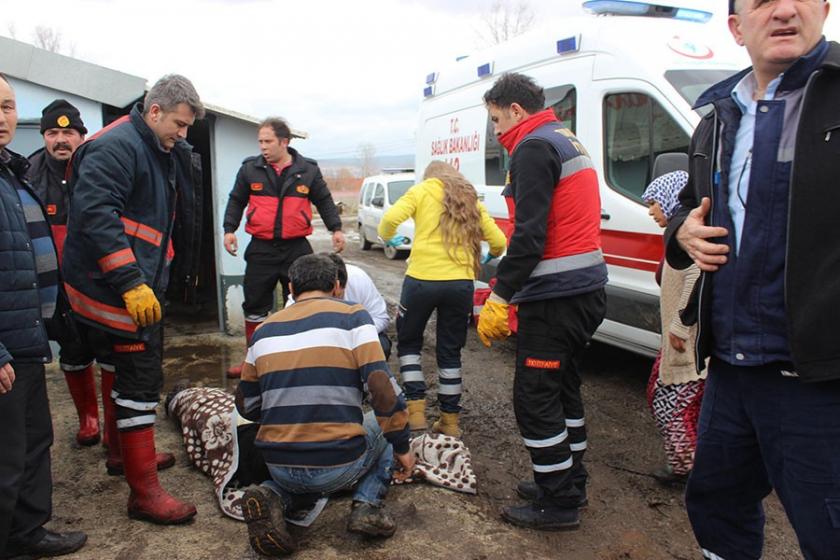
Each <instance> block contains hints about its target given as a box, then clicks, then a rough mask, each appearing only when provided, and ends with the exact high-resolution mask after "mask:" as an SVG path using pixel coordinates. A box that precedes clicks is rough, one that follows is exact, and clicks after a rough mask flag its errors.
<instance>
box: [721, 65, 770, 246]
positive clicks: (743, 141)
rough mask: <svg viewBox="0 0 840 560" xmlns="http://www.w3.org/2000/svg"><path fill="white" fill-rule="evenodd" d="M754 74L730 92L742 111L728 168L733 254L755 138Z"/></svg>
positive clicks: (743, 212) (740, 228)
mask: <svg viewBox="0 0 840 560" xmlns="http://www.w3.org/2000/svg"><path fill="white" fill-rule="evenodd" d="M783 76H784V74H779V75H778V76H777V77H776V78H775V79H774V80H773V81H771V82H770V83H769V84H767V91H766V92H765V93H764V100H772V99H774V98H775V97H776V90H777V89H778V87H779V84H781V83H782V77H783ZM756 85H757V84H756V81H755V72H750V73H749V74H747V75H746V76H744V77H743V78H741V81H740V82H738V84H737V85H736V86H735V88H734V89H733V90H732V99H733V100H734V101H735V104H736V105H737V106H738V108H739V109H740V110H741V114H742V117H741V124H740V125H739V126H738V132H737V134H736V136H735V146H734V149H733V150H732V163H731V164H730V166H729V200H728V207H729V214H730V216H732V224H733V225H734V227H735V254H736V255H737V254H738V249H739V248H740V246H741V233H742V232H743V231H744V216H745V215H746V213H747V212H746V211H747V206H746V205H747V202H748V198H749V189H750V168H751V166H752V147H753V140H754V138H755V111H756V108H757V106H758V102H757V101H756V100H755V99H753V97H754V96H755V88H756Z"/></svg>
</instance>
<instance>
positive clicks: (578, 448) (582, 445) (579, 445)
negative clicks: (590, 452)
mask: <svg viewBox="0 0 840 560" xmlns="http://www.w3.org/2000/svg"><path fill="white" fill-rule="evenodd" d="M569 449H571V450H572V451H583V450H584V449H586V440H583V441H582V442H580V443H570V444H569Z"/></svg>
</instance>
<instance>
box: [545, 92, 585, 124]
mask: <svg viewBox="0 0 840 560" xmlns="http://www.w3.org/2000/svg"><path fill="white" fill-rule="evenodd" d="M545 101H546V103H545V106H546V108H548V107H551V109H552V110H553V111H554V114H555V116H556V117H557V120H558V121H560V122H561V123H563V126H564V127H565V128H568V129H569V130H571V131H572V133H573V134H576V133H577V90H575V86H572V85H566V86H560V87H556V88H551V89H548V90H546V92H545Z"/></svg>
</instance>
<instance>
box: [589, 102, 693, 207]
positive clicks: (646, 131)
mask: <svg viewBox="0 0 840 560" xmlns="http://www.w3.org/2000/svg"><path fill="white" fill-rule="evenodd" d="M688 140H689V138H688V135H687V134H686V133H685V132H684V131H683V130H682V128H680V126H679V125H678V124H677V123H676V121H674V119H673V118H671V116H670V115H669V114H668V113H667V112H666V111H665V109H663V108H662V106H661V105H660V104H659V103H658V102H657V101H656V100H654V99H651V98H650V97H649V96H647V95H645V94H643V93H619V94H613V95H608V96H606V97H605V98H604V153H605V158H604V167H605V174H604V176H605V177H606V180H607V183H608V184H609V185H610V187H612V188H613V189H615V190H617V191H619V192H621V193H623V194H626V195H628V196H630V197H631V198H633V199H635V200H637V201H639V202H641V201H642V193H643V192H644V190H645V188H646V187H647V185H648V183H649V182H650V180H651V173H652V171H653V162H654V161H655V160H656V156H658V155H659V154H664V153H669V152H683V153H687V152H688Z"/></svg>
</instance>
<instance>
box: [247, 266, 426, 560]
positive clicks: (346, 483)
mask: <svg viewBox="0 0 840 560" xmlns="http://www.w3.org/2000/svg"><path fill="white" fill-rule="evenodd" d="M289 279H290V283H289V288H290V291H291V293H292V295H293V296H294V298H295V301H296V303H295V304H294V305H292V306H290V307H288V308H286V309H283V310H281V311H278V312H277V313H275V314H273V315H271V316H270V317H269V318H268V319H266V321H265V322H264V323H263V324H262V325H260V327H259V328H258V329H257V331H256V332H255V334H254V336H253V337H252V339H251V343H250V347H249V348H248V354H247V357H246V358H245V364H244V367H243V369H242V381H241V383H240V384H239V388H238V389H237V408H238V410H239V412H240V414H241V415H242V416H244V417H245V418H247V419H249V420H253V421H259V422H260V424H261V426H260V430H259V433H258V434H257V442H256V444H257V446H258V447H259V448H260V449H261V451H262V453H263V456H264V457H265V460H266V463H267V465H268V469H269V472H270V473H271V478H272V480H269V481H266V482H265V483H263V485H262V486H253V487H251V488H249V489H248V490H247V491H246V492H245V496H244V498H243V512H244V514H245V520H246V522H247V523H248V535H249V540H250V543H251V546H252V547H253V549H254V550H255V551H256V552H259V553H261V554H263V555H267V556H280V555H283V554H288V553H290V552H292V551H293V550H294V549H295V547H296V544H295V542H294V539H293V538H292V537H291V536H290V535H289V533H288V532H287V531H286V527H285V521H284V513H285V511H286V510H288V509H289V508H290V507H292V506H293V505H294V502H295V498H296V497H300V496H302V495H308V496H310V497H311V496H312V495H328V494H332V493H335V492H338V491H339V490H342V489H345V488H349V487H351V486H354V485H355V489H354V494H353V507H352V511H351V515H350V520H349V523H348V530H350V531H352V532H355V533H360V534H362V535H366V536H380V537H390V536H391V535H393V534H394V531H395V530H396V523H395V522H394V520H393V518H392V517H391V516H390V515H389V514H388V513H387V512H386V511H385V510H384V509H383V508H382V498H383V497H384V495H385V493H386V491H387V489H388V484H389V482H390V478H391V465H392V463H393V459H394V458H395V457H396V459H397V461H398V463H399V466H400V467H401V468H402V471H403V473H406V474H410V473H411V471H412V469H413V467H414V457H413V455H412V454H411V453H410V452H409V447H408V440H409V431H408V424H407V420H408V415H407V413H406V409H405V399H404V398H403V395H402V391H401V390H400V387H399V385H398V384H397V383H396V381H395V380H394V377H393V376H392V375H391V373H390V371H389V370H388V366H387V364H386V363H385V357H384V355H383V353H382V347H381V346H380V344H379V338H378V335H377V332H376V327H374V325H373V321H372V319H371V317H370V314H368V312H367V311H365V309H364V308H363V307H362V306H361V305H359V304H350V303H347V302H344V301H342V300H340V299H337V298H336V297H335V295H336V293H337V291H338V289H339V285H338V277H337V269H336V265H335V263H334V262H333V261H332V260H331V259H330V258H329V257H327V256H324V255H306V256H303V257H300V258H299V259H297V260H296V261H295V262H294V264H293V265H292V266H291V267H290V269H289ZM365 393H367V397H368V399H369V402H370V405H371V407H372V409H373V410H372V411H371V412H369V413H367V414H365V413H364V411H363V410H362V399H363V397H364V396H365Z"/></svg>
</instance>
